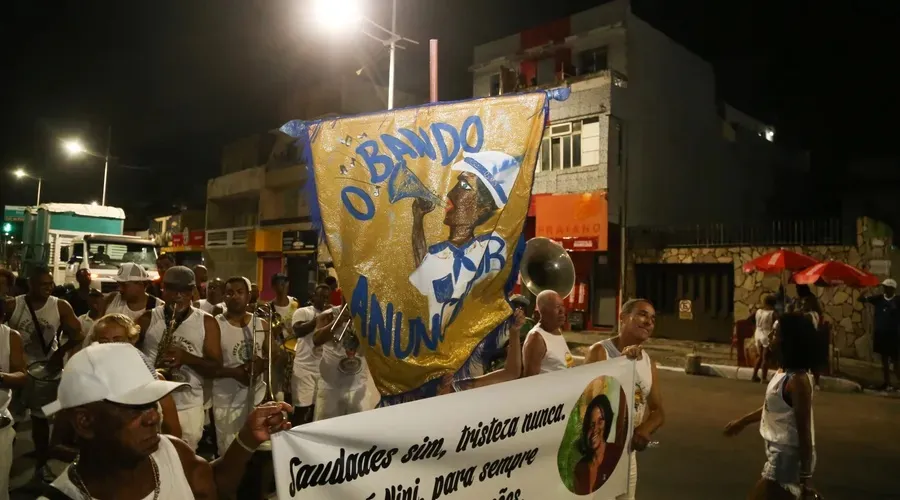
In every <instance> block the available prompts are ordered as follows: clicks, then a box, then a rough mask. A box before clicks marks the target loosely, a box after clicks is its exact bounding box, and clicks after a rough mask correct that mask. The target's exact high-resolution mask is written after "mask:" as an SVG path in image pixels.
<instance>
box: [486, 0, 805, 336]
mask: <svg viewBox="0 0 900 500" xmlns="http://www.w3.org/2000/svg"><path fill="white" fill-rule="evenodd" d="M471 71H472V72H473V73H474V84H473V93H474V95H475V96H476V97H483V96H490V95H500V94H504V93H510V92H517V91H524V90H529V89H539V88H550V87H556V86H561V85H567V86H569V87H570V89H571V94H570V97H569V99H568V100H566V101H563V102H555V101H554V102H551V103H550V123H549V124H548V126H547V128H546V130H545V133H544V137H543V144H542V147H541V152H540V155H539V158H538V163H537V171H536V175H535V182H534V188H533V196H532V207H531V210H530V211H529V218H528V220H527V223H526V238H531V237H535V236H544V237H549V238H552V239H554V240H556V241H558V242H560V243H561V244H562V245H563V246H564V247H565V248H566V249H567V250H569V251H570V255H571V257H572V259H573V262H574V264H575V268H576V275H577V278H576V281H577V284H576V288H575V290H574V291H573V294H572V295H571V296H570V298H569V299H568V305H569V307H570V310H572V311H573V312H578V313H581V314H582V315H583V316H584V323H585V326H586V327H611V326H614V325H615V324H616V322H617V310H618V304H619V303H620V301H621V292H622V285H623V284H624V281H625V279H626V276H625V267H626V266H623V265H621V263H622V262H623V261H625V260H626V259H627V258H628V255H629V253H628V252H626V248H627V247H628V246H629V245H628V243H627V238H626V237H625V236H626V231H624V230H623V228H625V227H628V228H634V227H657V226H666V225H675V224H685V223H691V224H696V223H701V222H719V223H721V222H730V221H746V220H756V219H760V220H761V219H763V218H764V217H765V216H766V211H767V207H768V204H767V202H766V200H768V199H769V198H770V197H771V196H772V194H773V193H774V190H773V186H775V185H776V182H775V175H776V172H778V168H781V169H784V170H787V169H792V170H793V169H801V170H802V169H803V168H804V161H805V158H804V157H802V155H801V157H799V158H797V157H795V156H790V155H788V156H785V155H783V152H782V151H781V149H779V148H778V147H777V145H776V142H775V132H776V131H775V129H774V128H773V127H771V126H768V125H765V124H763V123H761V122H760V121H759V120H756V119H754V118H752V117H750V116H749V115H747V114H746V113H742V112H741V111H740V110H737V109H736V108H734V107H732V106H729V105H727V104H725V103H723V102H721V100H719V99H718V98H717V96H718V94H717V91H716V81H715V75H714V72H713V68H712V66H711V65H710V64H709V63H708V62H706V61H704V60H703V59H702V58H700V57H699V56H697V55H696V54H693V53H691V52H690V51H689V50H687V49H686V48H684V47H682V46H681V45H679V44H678V43H676V42H675V41H673V40H672V39H670V38H668V37H667V36H666V35H665V34H663V33H662V32H660V31H658V30H656V29H655V28H653V27H652V26H650V25H649V24H648V23H646V22H645V21H643V20H642V19H640V18H639V17H637V16H636V15H634V13H633V12H632V10H631V6H630V3H629V2H628V1H627V0H615V1H612V2H607V3H605V4H603V5H600V6H598V7H595V8H592V9H590V10H587V11H584V12H581V13H578V14H575V15H573V16H570V17H568V18H564V19H558V20H556V21H553V22H550V23H548V24H546V25H543V26H539V27H536V28H533V29H529V30H526V31H523V32H521V33H517V34H513V35H510V36H507V37H505V38H501V39H499V40H495V41H492V42H490V43H487V44H484V45H480V46H478V47H476V48H475V51H474V64H473V66H472V67H471ZM748 179H753V182H747V180H748Z"/></svg>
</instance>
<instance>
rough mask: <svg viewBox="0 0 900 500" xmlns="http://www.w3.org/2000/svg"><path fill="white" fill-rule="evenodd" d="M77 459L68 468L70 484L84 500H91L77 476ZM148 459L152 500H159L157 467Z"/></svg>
mask: <svg viewBox="0 0 900 500" xmlns="http://www.w3.org/2000/svg"><path fill="white" fill-rule="evenodd" d="M78 458H79V457H75V461H74V462H72V466H71V467H69V479H71V480H72V483H73V484H74V485H75V487H76V488H78V490H79V491H80V492H81V494H82V495H84V498H85V499H86V500H91V499H92V498H94V497H92V496H91V492H90V491H88V489H87V486H86V485H85V484H84V480H83V479H81V475H80V474H78ZM147 458H149V459H150V467H151V468H152V469H153V500H159V467H158V466H157V465H156V460H154V459H153V456H148V457H147Z"/></svg>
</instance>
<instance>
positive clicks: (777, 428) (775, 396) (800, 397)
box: [725, 313, 818, 500]
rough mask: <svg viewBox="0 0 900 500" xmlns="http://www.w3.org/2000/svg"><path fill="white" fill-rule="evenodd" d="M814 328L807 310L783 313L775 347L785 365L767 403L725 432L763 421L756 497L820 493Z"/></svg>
mask: <svg viewBox="0 0 900 500" xmlns="http://www.w3.org/2000/svg"><path fill="white" fill-rule="evenodd" d="M813 334H814V331H813V330H812V324H811V323H810V321H809V320H808V319H807V318H806V317H804V316H803V315H802V314H798V313H790V314H786V315H785V316H783V317H782V318H780V319H779V321H778V327H777V329H776V331H775V343H774V347H775V349H776V350H777V352H778V353H779V355H780V358H781V368H780V369H779V370H778V372H777V373H776V374H775V376H774V377H772V380H771V381H770V382H769V385H768V387H767V388H766V396H765V399H764V401H763V405H762V406H761V407H760V408H759V409H758V410H756V411H754V412H752V413H748V414H747V415H744V416H743V417H741V418H739V419H737V420H734V421H732V422H730V423H729V424H728V425H727V426H726V427H725V435H727V436H733V435H735V434H737V433H739V432H740V431H741V430H742V429H743V428H744V427H746V426H748V425H750V424H752V423H755V422H760V426H759V433H760V434H761V435H762V437H763V440H764V441H765V450H766V463H765V465H763V471H762V478H761V479H760V480H759V482H757V483H756V486H755V487H754V489H753V491H752V493H751V495H750V498H753V499H775V500H780V499H785V500H787V499H799V498H818V497H817V496H816V494H815V491H814V490H813V489H812V481H811V480H812V474H813V472H814V470H815V464H816V448H815V424H814V420H813V410H812V398H813V390H812V387H813V381H812V375H811V374H810V368H811V366H812V364H813V361H814V357H813V356H814V354H815V352H814V350H813V345H814V337H813Z"/></svg>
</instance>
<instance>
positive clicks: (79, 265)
mask: <svg viewBox="0 0 900 500" xmlns="http://www.w3.org/2000/svg"><path fill="white" fill-rule="evenodd" d="M157 256H159V248H158V247H157V245H156V244H155V243H154V242H153V241H152V240H146V239H142V238H137V237H134V236H118V235H110V234H86V235H84V236H80V237H76V238H73V239H72V240H71V241H70V242H69V244H68V245H67V246H66V247H64V248H63V249H62V252H61V256H60V257H61V260H65V262H66V279H65V282H66V283H75V273H77V272H78V270H79V269H87V270H88V271H89V272H90V273H91V286H92V287H94V288H97V289H99V290H100V291H101V292H103V293H109V292H114V291H116V290H117V289H118V285H117V284H116V281H115V279H114V278H115V276H116V272H118V270H119V266H121V265H122V264H124V263H126V262H134V263H135V264H140V265H141V266H142V267H143V268H144V269H146V270H147V273H148V274H149V275H150V279H152V280H155V279H157V278H158V277H159V273H158V272H157V270H156V258H157ZM63 257H64V258H65V259H62V258H63Z"/></svg>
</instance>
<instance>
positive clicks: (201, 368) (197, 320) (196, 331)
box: [138, 266, 222, 450]
mask: <svg viewBox="0 0 900 500" xmlns="http://www.w3.org/2000/svg"><path fill="white" fill-rule="evenodd" d="M162 285H163V301H164V302H165V304H163V305H161V306H159V307H157V308H156V309H153V310H152V311H147V312H146V313H145V314H144V315H143V316H141V317H140V319H139V320H138V325H139V326H140V327H141V341H140V343H139V345H141V350H142V351H143V352H144V355H145V356H147V358H148V359H150V360H151V361H153V362H154V363H155V364H156V365H157V366H160V365H163V366H165V367H167V368H169V369H171V370H173V372H172V373H174V374H176V375H177V376H178V377H177V378H179V379H181V378H182V377H183V379H184V381H185V382H187V385H188V387H186V388H184V389H179V390H178V391H176V392H175V393H174V394H173V395H172V396H173V398H174V399H175V406H176V407H177V408H178V420H179V423H180V424H181V435H182V439H184V441H185V442H186V443H187V444H188V446H190V447H191V449H193V450H195V449H197V445H198V443H199V442H200V439H201V438H202V436H203V422H204V413H205V412H204V411H203V399H204V398H203V378H204V377H214V376H215V375H216V373H217V372H218V370H219V368H220V367H221V366H222V344H221V336H220V332H219V323H218V322H217V321H216V320H215V318H213V317H212V316H210V315H209V314H207V313H205V312H203V311H201V310H199V309H196V308H194V307H193V306H192V303H193V300H192V294H193V292H194V289H195V288H196V286H195V281H194V272H193V271H191V270H190V269H188V268H187V267H184V266H175V267H172V268H170V269H169V270H168V271H166V275H165V276H164V277H163V282H162ZM167 304H171V307H170V306H169V305H167ZM167 335H171V344H169V346H168V348H167V349H166V350H165V351H164V352H159V346H160V343H161V342H163V341H164V340H166V337H167Z"/></svg>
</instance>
